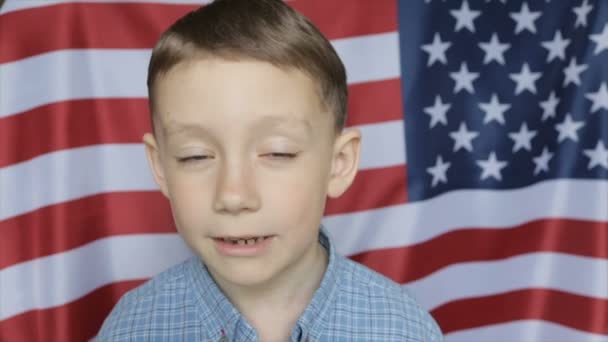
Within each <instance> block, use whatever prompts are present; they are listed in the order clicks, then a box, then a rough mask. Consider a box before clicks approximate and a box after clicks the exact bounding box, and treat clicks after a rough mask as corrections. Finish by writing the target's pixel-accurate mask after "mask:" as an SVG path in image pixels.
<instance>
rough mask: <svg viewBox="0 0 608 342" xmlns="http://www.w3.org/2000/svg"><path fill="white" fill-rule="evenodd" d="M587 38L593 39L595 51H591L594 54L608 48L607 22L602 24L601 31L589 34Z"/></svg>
mask: <svg viewBox="0 0 608 342" xmlns="http://www.w3.org/2000/svg"><path fill="white" fill-rule="evenodd" d="M589 39H591V40H593V41H594V42H595V44H596V45H595V51H593V53H594V54H595V55H597V54H599V53H600V52H602V51H604V50H607V49H608V24H605V25H604V29H603V30H602V33H598V34H591V35H589Z"/></svg>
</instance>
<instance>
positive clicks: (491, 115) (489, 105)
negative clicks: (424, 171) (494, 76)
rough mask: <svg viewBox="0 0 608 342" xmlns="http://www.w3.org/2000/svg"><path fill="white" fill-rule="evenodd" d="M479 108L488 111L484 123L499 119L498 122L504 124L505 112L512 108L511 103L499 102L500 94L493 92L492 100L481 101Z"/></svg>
mask: <svg viewBox="0 0 608 342" xmlns="http://www.w3.org/2000/svg"><path fill="white" fill-rule="evenodd" d="M479 108H481V110H483V111H484V112H485V113H486V116H485V117H484V118H483V123H484V124H487V123H489V122H490V121H492V120H495V121H497V122H498V123H500V124H502V125H504V124H505V115H504V114H505V112H506V111H507V110H509V108H511V105H510V104H507V103H500V102H498V96H496V94H492V98H491V99H490V102H486V103H480V104H479Z"/></svg>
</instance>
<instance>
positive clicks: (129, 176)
mask: <svg viewBox="0 0 608 342" xmlns="http://www.w3.org/2000/svg"><path fill="white" fill-rule="evenodd" d="M0 188H1V189H2V191H1V192H0V221H2V220H4V219H7V218H9V217H12V216H16V215H19V214H23V213H26V212H28V211H31V210H35V209H38V208H41V207H44V206H47V205H52V204H56V203H60V202H65V201H69V200H73V199H77V198H81V197H84V196H90V195H95V194H99V193H103V192H112V191H142V190H144V191H145V190H157V189H158V187H157V186H156V184H155V183H154V180H153V178H152V174H151V173H150V171H149V170H147V161H146V156H145V152H144V146H143V144H123V145H110V144H107V145H97V146H90V147H82V148H76V149H71V150H62V151H57V152H53V153H48V154H45V155H42V156H40V157H37V158H35V159H32V160H30V161H27V162H23V163H19V164H15V165H12V166H8V167H5V168H2V169H0Z"/></svg>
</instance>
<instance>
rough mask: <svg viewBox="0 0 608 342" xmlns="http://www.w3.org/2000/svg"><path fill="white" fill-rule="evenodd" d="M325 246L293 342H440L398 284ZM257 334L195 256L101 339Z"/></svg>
mask: <svg viewBox="0 0 608 342" xmlns="http://www.w3.org/2000/svg"><path fill="white" fill-rule="evenodd" d="M319 241H320V242H321V244H322V245H323V246H324V247H325V248H326V249H327V251H328V255H329V263H328V266H327V270H326V272H325V274H324V276H323V279H322V281H321V285H320V287H319V289H317V291H316V292H315V294H314V296H313V298H312V301H311V302H310V304H309V305H308V307H307V308H306V310H305V311H304V312H303V313H302V315H301V316H300V318H299V319H298V321H297V323H296V325H295V326H294V327H293V329H292V333H291V338H290V341H310V342H313V341H383V342H385V341H417V342H434V341H441V340H442V336H441V332H440V330H439V328H438V326H437V324H436V323H435V321H434V320H433V318H432V317H431V316H430V315H429V314H428V313H427V312H425V311H424V310H422V309H421V308H420V307H419V306H418V305H417V304H416V303H415V302H414V300H413V299H412V298H411V297H410V296H409V295H408V294H407V293H406V291H405V290H404V288H403V287H402V286H400V285H399V284H397V283H395V282H393V281H391V280H389V279H388V278H385V277H383V276H382V275H380V274H378V273H376V272H374V271H372V270H370V269H368V268H366V267H364V266H362V265H360V264H357V263H355V262H353V261H351V260H349V259H347V258H345V257H343V256H340V255H338V254H337V253H336V251H335V248H334V247H333V245H332V243H331V242H330V239H329V238H328V237H327V234H326V232H325V231H324V230H323V229H321V233H320V234H319ZM257 340H258V337H257V335H256V332H255V329H254V328H253V327H252V326H251V325H250V324H249V323H248V322H247V321H246V320H245V318H244V317H243V316H242V315H241V314H240V313H239V312H238V311H237V309H236V308H235V307H234V306H233V305H232V304H231V303H230V301H229V300H228V298H226V296H225V295H224V294H223V293H222V291H221V290H220V289H219V288H218V286H217V285H216V283H215V282H214V281H213V278H211V276H210V274H209V272H208V271H207V268H206V267H205V265H204V264H203V263H202V262H201V260H200V259H199V258H197V257H193V258H191V259H189V260H187V261H185V262H184V263H182V264H179V265H177V266H174V267H172V268H170V269H169V270H167V271H165V272H163V273H161V274H160V275H158V276H157V277H155V278H154V279H152V280H150V281H148V282H147V283H145V284H143V285H142V286H140V287H138V288H136V289H134V290H132V291H130V292H128V293H127V294H126V295H125V296H123V298H121V300H120V301H119V303H118V304H117V305H116V307H115V308H114V309H113V311H112V313H111V314H110V316H108V318H106V320H105V322H104V324H103V326H102V328H101V331H100V333H99V335H98V337H97V341H171V342H174V341H239V342H240V341H257Z"/></svg>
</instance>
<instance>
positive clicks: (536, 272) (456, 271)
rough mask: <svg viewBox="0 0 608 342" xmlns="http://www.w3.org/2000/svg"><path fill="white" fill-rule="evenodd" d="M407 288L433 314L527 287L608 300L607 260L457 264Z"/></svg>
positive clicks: (535, 257)
mask: <svg viewBox="0 0 608 342" xmlns="http://www.w3.org/2000/svg"><path fill="white" fill-rule="evenodd" d="M406 287H407V288H408V289H409V290H410V291H411V292H412V293H413V294H414V296H415V298H416V300H417V301H418V303H420V305H421V306H422V307H424V308H425V309H427V310H429V311H431V310H433V309H435V308H437V307H439V306H441V305H443V304H446V303H448V302H450V301H453V300H456V299H461V298H468V297H482V296H489V295H495V294H499V293H505V292H509V291H515V290H523V289H529V288H541V289H553V290H559V291H564V292H568V293H574V294H577V295H581V296H587V297H594V298H598V299H603V300H608V259H601V258H588V257H581V256H575V255H568V254H560V253H549V252H539V253H529V254H523V255H518V256H514V257H511V258H507V259H504V260H499V261H483V262H467V263H458V264H453V265H450V266H448V267H445V268H443V269H441V270H439V271H437V272H434V273H432V274H430V275H429V276H426V277H424V278H421V279H419V280H417V281H413V282H410V283H407V285H406Z"/></svg>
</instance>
